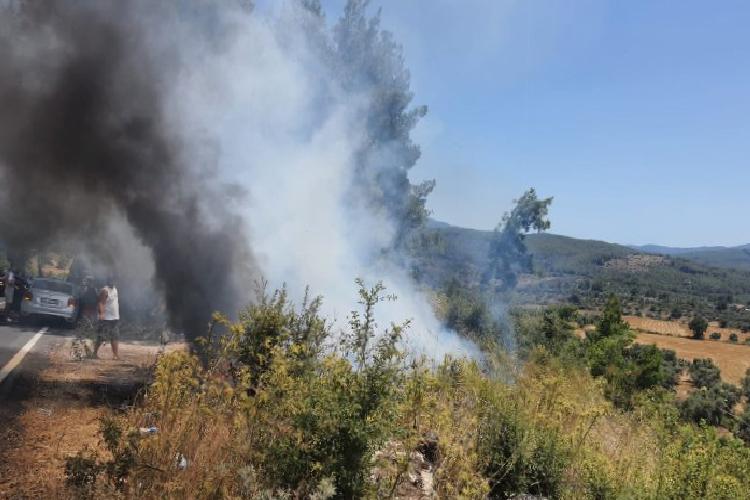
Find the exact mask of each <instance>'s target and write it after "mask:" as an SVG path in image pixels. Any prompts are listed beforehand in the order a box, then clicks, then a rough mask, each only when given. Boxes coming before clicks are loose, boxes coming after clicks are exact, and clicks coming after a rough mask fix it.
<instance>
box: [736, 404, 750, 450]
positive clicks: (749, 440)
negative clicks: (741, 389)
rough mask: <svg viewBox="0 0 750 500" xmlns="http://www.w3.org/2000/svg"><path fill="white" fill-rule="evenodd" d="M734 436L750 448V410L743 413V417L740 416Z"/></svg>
mask: <svg viewBox="0 0 750 500" xmlns="http://www.w3.org/2000/svg"><path fill="white" fill-rule="evenodd" d="M734 435H735V437H737V438H740V439H741V440H743V441H744V442H745V444H746V445H748V446H750V410H748V409H747V408H746V409H745V411H744V412H742V415H740V416H739V418H738V419H737V422H736V423H735V425H734Z"/></svg>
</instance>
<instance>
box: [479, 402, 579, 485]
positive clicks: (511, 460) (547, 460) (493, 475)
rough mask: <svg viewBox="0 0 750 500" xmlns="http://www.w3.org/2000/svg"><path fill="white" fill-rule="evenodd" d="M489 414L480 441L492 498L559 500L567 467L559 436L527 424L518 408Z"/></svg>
mask: <svg viewBox="0 0 750 500" xmlns="http://www.w3.org/2000/svg"><path fill="white" fill-rule="evenodd" d="M490 410H491V411H489V412H488V413H486V414H485V415H484V416H483V418H482V419H481V423H480V428H479V432H480V434H479V437H478V451H479V455H480V457H481V459H480V460H481V462H482V463H483V464H484V475H485V476H486V477H487V478H488V479H489V483H490V494H489V498H508V497H511V496H513V495H516V494H531V495H540V496H543V497H547V498H558V497H559V496H560V493H561V487H562V482H563V473H564V471H565V468H566V466H567V464H568V455H567V450H566V448H565V446H564V444H563V442H562V440H561V439H560V436H559V435H558V433H557V432H556V431H554V430H552V429H546V428H544V427H541V426H535V425H533V424H531V423H529V422H527V421H526V419H525V418H523V416H522V412H521V411H519V409H518V408H517V407H514V406H506V407H503V408H491V409H490Z"/></svg>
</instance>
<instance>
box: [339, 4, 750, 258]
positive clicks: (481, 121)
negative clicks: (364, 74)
mask: <svg viewBox="0 0 750 500" xmlns="http://www.w3.org/2000/svg"><path fill="white" fill-rule="evenodd" d="M324 5H325V7H326V12H327V16H328V19H329V22H333V21H334V20H335V19H336V18H337V17H338V16H339V14H340V12H341V7H342V5H343V1H342V0H330V1H327V2H324ZM372 6H373V11H374V10H375V9H376V8H377V7H379V6H382V9H383V10H382V18H383V27H385V28H387V29H389V30H391V31H393V32H394V34H395V35H396V38H397V39H398V40H400V41H401V43H403V45H404V52H405V56H406V61H407V66H408V67H409V68H410V70H411V72H412V83H413V89H414V91H415V93H416V99H415V102H416V103H418V104H427V105H428V106H429V108H430V112H429V114H428V116H427V117H426V118H425V119H424V121H423V122H422V123H421V124H420V126H419V128H418V130H417V131H416V133H415V138H416V139H417V141H418V142H419V143H420V144H421V146H422V151H423V156H422V158H421V160H420V162H419V164H418V166H417V167H415V169H414V170H413V174H412V177H413V180H419V179H422V178H435V179H436V180H437V187H436V190H435V192H434V193H433V195H432V196H431V199H430V207H431V209H432V210H433V211H434V216H435V217H436V218H437V219H440V220H444V221H446V222H450V223H453V224H457V225H462V226H468V227H475V228H484V229H489V228H491V227H493V226H494V225H495V223H496V222H497V221H498V220H499V219H500V217H501V215H502V213H503V212H504V211H506V210H507V209H509V208H510V206H511V200H512V199H513V198H514V197H517V196H518V195H520V194H521V193H522V192H523V191H524V190H525V189H526V188H528V187H530V186H534V187H536V189H537V191H538V192H539V193H540V195H543V196H554V197H555V201H554V203H553V207H552V210H551V219H552V232H555V233H558V234H567V235H571V236H576V237H583V238H595V239H603V240H608V241H616V242H621V243H636V244H642V243H652V242H653V243H660V244H666V245H675V246H693V245H704V244H719V245H737V244H743V243H747V242H750V213H749V211H748V207H750V201H749V200H750V196H748V195H750V168H748V167H750V120H749V118H750V64H749V63H750V57H749V55H750V2H746V1H744V2H740V1H737V2H733V1H724V0H722V1H719V2H707V1H676V0H675V1H658V0H654V1H627V2H623V1H614V0H613V1H604V0H599V1H586V0H575V1H572V0H567V1H563V0H546V1H541V0H517V1H508V0H506V1H503V0H498V1H490V0H487V1H479V0H461V1H456V0H453V1H450V0H429V1H428V0H420V1H417V0H379V1H378V0H373V2H372Z"/></svg>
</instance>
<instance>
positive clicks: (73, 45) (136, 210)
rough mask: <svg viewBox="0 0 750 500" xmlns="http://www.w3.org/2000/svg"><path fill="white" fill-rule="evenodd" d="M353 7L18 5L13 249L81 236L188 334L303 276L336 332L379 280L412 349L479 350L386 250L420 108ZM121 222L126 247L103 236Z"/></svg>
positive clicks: (392, 52)
mask: <svg viewBox="0 0 750 500" xmlns="http://www.w3.org/2000/svg"><path fill="white" fill-rule="evenodd" d="M29 5H31V7H29ZM34 5H37V6H38V7H34ZM365 8H366V2H357V1H354V2H350V4H349V5H348V7H347V9H346V12H345V15H344V18H343V19H342V20H341V21H339V23H338V24H336V26H335V27H333V28H332V29H331V28H330V27H329V26H328V25H327V23H326V21H325V19H324V18H323V17H322V13H321V10H320V8H319V5H318V4H317V3H316V2H314V1H306V2H289V3H287V4H286V6H285V7H284V8H283V9H281V10H280V13H279V14H278V15H277V16H275V17H273V18H267V17H263V16H260V15H258V14H252V13H251V9H249V8H248V6H247V5H243V4H241V3H236V4H235V3H231V2H224V3H222V4H221V5H219V3H218V2H217V3H215V4H214V3H212V2H205V3H204V2H184V1H177V0H175V1H173V2H166V3H160V6H159V7H155V3H154V2H145V1H134V2H116V1H114V0H112V1H104V2H102V1H96V2H94V1H80V2H62V1H61V2H39V3H38V4H35V3H33V2H32V3H31V4H25V7H18V6H13V7H12V9H13V10H15V11H16V12H17V15H15V16H5V18H4V20H3V21H1V22H2V26H1V28H2V29H1V33H2V35H0V36H2V46H1V47H0V60H1V61H2V64H0V101H1V102H3V103H7V104H5V111H4V112H3V114H2V115H0V165H1V166H2V180H3V182H4V189H3V190H2V198H1V199H0V230H1V231H2V234H3V238H4V240H5V243H6V244H7V245H8V247H9V248H13V249H16V250H17V251H18V252H20V253H23V252H30V251H31V250H32V249H39V248H45V247H47V246H49V245H51V244H54V243H55V242H58V241H69V240H76V241H80V242H83V243H84V245H83V246H86V248H87V251H88V252H90V253H91V254H93V255H97V256H99V257H100V259H101V260H103V261H110V262H114V263H116V266H115V267H116V268H117V271H118V274H119V275H121V276H124V275H128V276H129V279H130V280H131V281H133V282H134V283H136V282H138V280H141V282H142V283H144V285H143V286H148V285H146V283H148V282H153V283H154V284H155V285H156V287H157V290H158V291H159V292H161V293H163V294H164V298H165V302H166V306H167V311H168V313H169V316H170V319H171V322H172V324H173V326H175V327H177V328H180V329H181V330H183V331H185V332H186V333H187V334H188V335H189V336H190V337H195V336H196V335H199V334H201V333H202V332H203V330H204V329H205V325H206V322H207V320H208V318H209V315H210V313H211V311H213V310H215V309H220V310H224V311H235V310H236V309H237V308H238V307H239V306H240V305H241V304H242V303H244V302H246V301H248V300H249V299H250V298H251V297H252V288H253V282H254V280H257V279H258V278H259V277H261V276H263V277H264V278H267V279H268V280H269V281H270V283H271V285H272V286H276V287H278V286H282V285H283V284H284V283H286V284H287V285H288V288H289V290H290V292H292V293H293V294H294V293H296V292H299V293H301V292H302V291H303V290H304V287H305V286H306V285H310V287H311V290H312V291H313V293H316V294H317V293H320V294H322V295H323V297H324V305H325V307H326V311H325V312H326V313H328V314H330V315H332V316H333V317H335V318H336V319H337V320H338V321H339V323H341V322H342V320H344V319H345V317H346V314H347V313H348V312H349V310H350V309H351V307H352V304H353V299H354V298H355V297H356V290H355V287H354V278H355V277H362V278H364V279H365V280H366V281H367V282H369V283H371V284H373V283H374V282H375V281H377V280H380V279H382V280H383V281H384V283H385V284H386V286H387V287H388V291H389V293H393V294H395V295H396V296H398V300H397V301H396V302H394V303H389V304H386V305H384V306H382V307H381V311H380V312H381V315H380V316H379V318H378V319H379V321H380V324H381V326H386V325H387V323H388V322H390V321H399V322H400V321H402V320H404V319H412V320H413V324H412V328H411V329H410V330H409V332H408V334H407V341H408V343H409V344H410V345H411V347H412V348H413V349H414V350H416V351H422V352H426V353H428V354H430V355H432V356H435V357H440V356H442V355H443V354H446V353H449V352H459V353H461V352H463V353H467V352H472V346H470V345H469V344H467V343H464V342H463V341H461V340H460V339H459V338H458V337H457V336H456V335H454V334H452V333H450V332H446V331H444V330H443V329H442V328H441V326H440V324H439V322H438V321H437V320H436V319H435V317H434V315H433V313H432V310H431V307H430V305H429V303H428V302H427V300H426V299H425V298H424V296H423V295H422V294H421V293H420V292H419V291H418V290H415V289H414V286H413V285H412V283H411V281H410V279H409V278H408V277H407V276H406V274H405V273H404V268H403V258H402V257H398V258H396V256H398V255H400V254H399V253H398V251H397V250H398V248H399V243H400V241H401V239H402V238H403V237H404V234H405V232H406V231H408V228H409V224H410V217H411V216H412V215H413V214H412V213H411V212H410V210H412V209H413V208H414V207H415V200H414V197H413V194H412V193H413V191H412V186H411V184H410V183H409V179H408V170H409V168H411V167H412V166H413V165H414V163H415V162H416V161H417V158H418V157H419V150H418V147H417V146H416V145H414V144H413V143H412V142H411V139H410V138H409V133H410V131H411V129H412V128H413V126H414V125H415V124H416V121H417V120H418V119H419V117H421V116H422V115H423V114H424V109H422V108H411V107H409V103H410V101H411V94H410V92H409V90H408V72H407V71H406V70H405V69H404V68H403V61H402V59H401V58H400V52H399V50H398V47H397V46H396V45H395V44H394V43H393V42H392V41H391V40H390V38H389V36H388V35H387V33H385V34H384V33H383V32H381V31H380V30H379V27H378V26H377V22H376V20H375V21H373V20H368V19H367V18H365V17H364V12H365ZM375 56H378V57H375ZM373 65H376V66H373ZM417 201H418V200H417ZM19 207H23V209H22V210H19ZM416 207H417V209H418V208H419V205H418V203H417V205H416ZM113 228H115V229H113ZM128 230H130V231H131V233H132V236H133V237H134V238H136V239H137V240H138V242H140V243H136V244H135V245H136V246H137V247H138V248H137V249H136V250H135V251H134V250H133V249H132V248H130V249H127V245H125V244H117V245H112V244H103V243H102V241H122V240H121V239H116V238H113V236H112V235H113V234H117V235H126V234H127V233H128ZM133 252H134V253H133ZM125 253H127V254H128V255H137V256H138V257H137V258H133V257H130V258H127V257H126V256H125V255H124V254H125ZM101 256H106V258H101ZM144 260H145V261H146V262H143V261H144ZM148 261H150V262H148ZM133 287H134V288H137V287H138V285H136V284H133Z"/></svg>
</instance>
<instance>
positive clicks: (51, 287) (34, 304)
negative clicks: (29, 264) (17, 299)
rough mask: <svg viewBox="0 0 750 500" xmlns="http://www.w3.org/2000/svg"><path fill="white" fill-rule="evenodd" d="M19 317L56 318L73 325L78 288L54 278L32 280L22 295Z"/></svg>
mask: <svg viewBox="0 0 750 500" xmlns="http://www.w3.org/2000/svg"><path fill="white" fill-rule="evenodd" d="M21 316H22V317H25V318H28V317H31V316H34V317H42V316H47V317H57V318H63V319H64V320H66V321H67V322H68V323H70V324H74V323H75V322H76V320H77V319H78V287H77V286H75V285H74V284H72V283H68V282H67V281H63V280H59V279H56V278H34V279H33V280H31V281H30V282H29V288H28V290H27V291H26V292H25V293H24V295H23V302H21Z"/></svg>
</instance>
